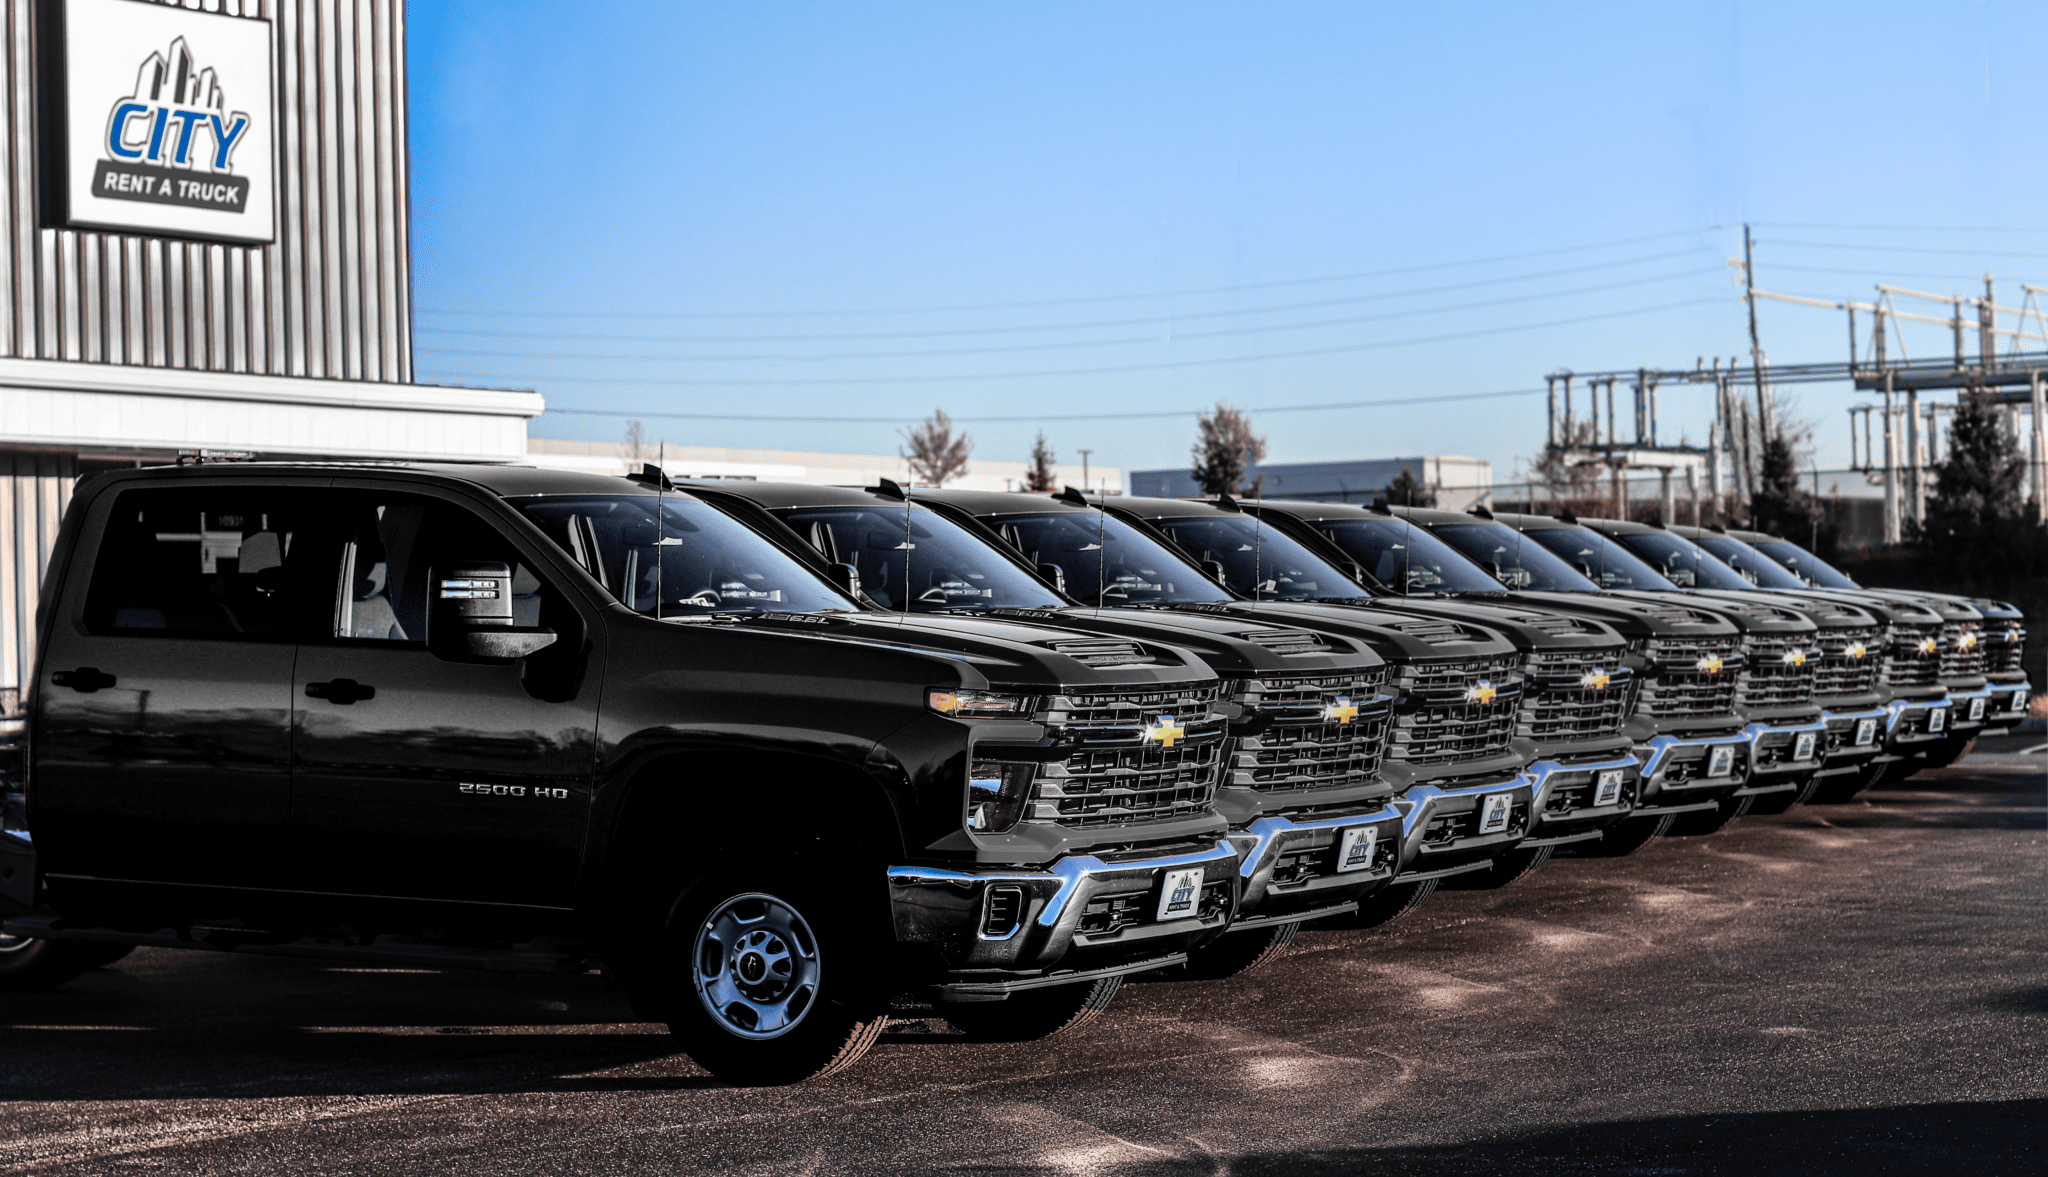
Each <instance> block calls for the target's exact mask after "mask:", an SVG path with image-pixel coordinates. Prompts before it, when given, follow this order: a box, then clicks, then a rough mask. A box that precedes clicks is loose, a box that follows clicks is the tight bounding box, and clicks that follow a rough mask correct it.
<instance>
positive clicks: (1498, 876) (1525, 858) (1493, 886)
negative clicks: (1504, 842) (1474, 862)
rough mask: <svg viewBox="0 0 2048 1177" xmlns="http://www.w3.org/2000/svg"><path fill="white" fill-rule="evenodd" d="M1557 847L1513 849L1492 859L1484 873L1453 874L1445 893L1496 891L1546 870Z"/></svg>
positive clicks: (1446, 882) (1446, 881) (1446, 884)
mask: <svg viewBox="0 0 2048 1177" xmlns="http://www.w3.org/2000/svg"><path fill="white" fill-rule="evenodd" d="M1555 849H1557V847H1555V846H1536V847H1533V848H1531V849H1527V850H1510V851H1508V852H1507V853H1506V854H1503V855H1501V856H1500V857H1499V858H1496V859H1494V860H1493V865H1492V866H1490V867H1487V868H1486V869H1485V870H1476V871H1473V872H1472V873H1471V874H1469V875H1452V876H1451V877H1450V878H1448V879H1445V880H1444V890H1446V891H1497V890H1499V889H1500V888H1502V887H1505V886H1507V885H1508V884H1510V883H1513V882H1516V881H1518V880H1520V879H1523V878H1526V877H1527V876H1529V875H1533V874H1535V873H1536V872H1537V871H1539V870H1542V869H1543V864H1544V863H1546V862H1549V861H1550V853H1551V851H1553V850H1555Z"/></svg>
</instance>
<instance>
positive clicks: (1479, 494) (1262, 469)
mask: <svg viewBox="0 0 2048 1177" xmlns="http://www.w3.org/2000/svg"><path fill="white" fill-rule="evenodd" d="M1404 469H1405V470H1407V471H1409V473H1410V474H1412V475H1413V476H1414V477H1415V478H1416V479H1417V480H1418V481H1420V482H1421V483H1422V484H1423V485H1425V486H1427V487H1429V488H1430V490H1432V491H1434V492H1435V493H1436V502H1437V506H1439V507H1442V508H1444V509H1445V510H1449V511H1464V510H1467V509H1469V508H1472V507H1490V506H1492V505H1493V463H1492V462H1489V461H1487V460H1486V459H1485V458H1468V457H1463V456H1461V455H1458V454H1431V455H1426V456H1423V457H1417V458H1368V459H1363V460H1359V461H1352V462H1286V463H1280V464H1276V465H1266V466H1254V467H1252V471H1251V474H1250V475H1249V476H1248V477H1247V479H1246V481H1247V482H1250V481H1254V480H1257V479H1260V478H1264V479H1265V483H1264V485H1263V486H1262V487H1261V489H1260V494H1262V495H1264V496H1265V497H1266V498H1269V499H1297V500H1304V501H1309V502H1319V503H1370V502H1372V501H1373V499H1375V498H1377V497H1379V496H1380V495H1382V494H1384V493H1386V489H1387V484H1388V483H1390V482H1392V481H1393V480H1394V479H1395V478H1397V477H1399V475H1400V473H1401V471H1402V470H1404ZM1131 493H1132V494H1134V495H1149V496H1153V497H1158V498H1181V497H1185V496H1187V495H1193V494H1199V493H1201V489H1200V488H1199V487H1197V486H1196V485H1195V476H1194V474H1193V473H1192V472H1190V471H1189V470H1187V469H1184V468H1183V469H1179V470H1133V471H1131Z"/></svg>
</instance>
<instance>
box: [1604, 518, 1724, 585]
mask: <svg viewBox="0 0 2048 1177" xmlns="http://www.w3.org/2000/svg"><path fill="white" fill-rule="evenodd" d="M1621 542H1622V543H1624V544H1626V545H1628V547H1629V550H1630V551H1633V552H1634V553H1635V554H1636V555H1638V556H1641V557H1642V558H1643V559H1645V560H1647V561H1649V563H1650V564H1651V565H1652V566H1653V567H1655V568H1656V569H1657V570H1658V571H1659V572H1662V573H1663V574H1664V579H1666V580H1668V581H1670V582H1671V583H1672V584H1675V585H1677V586H1678V587H1679V588H1706V589H1742V590H1745V591H1752V590H1754V589H1755V588H1756V586H1755V585H1753V584H1751V583H1750V582H1749V581H1748V580H1746V579H1744V578H1743V577H1742V576H1741V575H1740V574H1739V573H1737V572H1736V571H1735V570H1734V569H1732V568H1730V567H1728V566H1727V565H1726V564H1723V563H1721V561H1719V560H1717V559H1715V558H1714V555H1713V553H1711V552H1709V551H1707V550H1706V549H1704V548H1702V547H1700V546H1699V545H1698V544H1696V543H1694V542H1692V541H1691V540H1689V539H1686V538H1685V537H1684V536H1681V535H1665V534H1656V535H1653V534H1650V533H1648V532H1644V533H1642V534H1640V535H1625V536H1622V537H1621Z"/></svg>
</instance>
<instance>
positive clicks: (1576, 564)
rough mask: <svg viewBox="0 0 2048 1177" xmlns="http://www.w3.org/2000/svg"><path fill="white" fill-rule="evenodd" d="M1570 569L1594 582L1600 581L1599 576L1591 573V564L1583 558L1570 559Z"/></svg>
mask: <svg viewBox="0 0 2048 1177" xmlns="http://www.w3.org/2000/svg"><path fill="white" fill-rule="evenodd" d="M1572 570H1573V571H1575V572H1577V573H1578V574H1579V575H1580V576H1583V577H1585V578H1586V579H1587V580H1590V581H1592V582H1593V583H1594V584H1599V583H1600V578H1599V577H1597V576H1595V575H1593V566H1592V565H1591V564H1588V563H1586V562H1585V561H1584V560H1574V561H1572Z"/></svg>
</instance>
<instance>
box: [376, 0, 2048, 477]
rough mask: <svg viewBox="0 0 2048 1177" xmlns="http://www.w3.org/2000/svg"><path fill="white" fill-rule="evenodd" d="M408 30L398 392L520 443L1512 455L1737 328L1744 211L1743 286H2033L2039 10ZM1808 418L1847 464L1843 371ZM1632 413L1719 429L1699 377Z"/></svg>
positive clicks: (1808, 391) (1503, 468) (1775, 322)
mask: <svg viewBox="0 0 2048 1177" xmlns="http://www.w3.org/2000/svg"><path fill="white" fill-rule="evenodd" d="M409 12H410V19H411V31H410V52H411V103H412V109H411V133H412V161H413V192H412V207H413V217H414V246H413V249H414V255H413V262H414V290H415V298H416V303H417V306H418V313H417V318H416V330H417V339H416V346H417V349H418V363H417V369H418V377H419V379H421V380H423V381H429V382H440V383H452V384H453V383H459V384H476V385H490V386H496V387H527V388H537V389H539V390H541V391H542V392H544V393H545V394H546V395H547V398H548V403H549V405H550V406H551V408H553V409H556V410H577V411H578V412H550V413H549V414H548V415H547V416H545V417H543V418H542V419H541V420H539V421H537V422H536V423H535V427H534V432H535V433H536V434H539V435H544V436H554V437H579V438H591V439H600V440H615V439H617V438H619V437H621V436H622V434H623V430H624V428H625V423H626V420H627V419H628V417H629V416H641V417H643V418H644V419H645V421H646V426H647V430H648V434H649V436H650V437H665V438H666V439H667V440H669V441H671V442H675V443H683V444H695V445H734V446H756V447H776V448H791V449H830V450H848V451H859V452H891V451H893V450H894V449H895V448H896V446H897V443H898V436H897V432H898V430H899V429H900V428H902V427H905V426H908V425H910V424H912V423H914V422H915V421H916V420H918V419H919V418H921V417H923V416H924V415H925V414H927V413H929V412H930V411H931V410H932V409H933V408H935V407H944V408H945V409H946V410H947V411H948V412H950V413H951V414H952V415H953V416H954V417H956V418H960V419H962V420H964V421H965V422H967V424H966V426H965V427H966V428H967V429H968V430H970V431H971V432H972V433H973V434H974V436H975V438H976V441H977V445H976V453H977V454H978V455H980V456H983V457H992V458H1008V459H1021V458H1023V457H1024V456H1025V454H1026V451H1027V450H1028V448H1029V445H1030V441H1031V437H1032V435H1033V434H1034V433H1035V432H1036V431H1037V430H1038V429H1040V428H1043V429H1044V430H1045V431H1046V433H1047V435H1048V437H1049V438H1050V439H1051V441H1052V442H1053V444H1054V446H1055V447H1056V448H1057V449H1058V450H1059V451H1060V453H1061V455H1062V457H1064V458H1069V459H1072V458H1074V457H1076V456H1077V453H1076V451H1078V449H1079V448H1080V447H1084V446H1085V447H1088V448H1090V449H1092V450H1093V451H1094V453H1095V457H1094V460H1095V461H1096V462H1097V463H1102V464H1109V465H1120V466H1123V467H1126V468H1130V469H1145V468H1155V467H1165V466H1175V465H1180V464H1182V463H1183V462H1184V461H1185V459H1186V454H1187V449H1188V446H1189V444H1190V442H1191V441H1192V439H1193V436H1194V420H1193V414H1194V412H1195V411H1196V410H1198V409H1200V408H1202V407H1204V406H1207V405H1209V404H1212V403H1214V402H1216V401H1218V400H1222V401H1226V402H1229V403H1231V404H1234V405H1237V406H1240V407H1243V408H1246V409H1249V410H1252V411H1253V413H1254V420H1255V423H1256V424H1257V426H1258V427H1259V429H1260V431H1261V432H1263V433H1264V434H1265V435H1266V436H1267V438H1268V440H1269V443H1270V447H1271V450H1270V454H1269V460H1270V461H1275V462H1283V461H1325V460H1335V459H1343V458H1350V457H1357V458H1370V457H1382V456H1390V455H1397V454H1416V453H1467V454H1476V455H1479V456H1482V457H1487V458H1491V459H1492V460H1493V461H1494V463H1495V467H1496V477H1497V478H1501V479H1506V478H1507V477H1509V475H1510V472H1511V470H1512V468H1513V467H1514V464H1515V463H1516V462H1517V460H1518V459H1522V458H1526V456H1527V455H1529V454H1530V453H1531V452H1532V451H1533V450H1534V449H1536V448H1537V447H1539V446H1540V445H1541V443H1542V430H1543V416H1544V409H1543V404H1544V402H1543V397H1542V395H1541V393H1540V389H1541V388H1542V385H1543V382H1542V376H1543V374H1544V373H1546V372H1549V371H1551V370H1554V369H1557V368H1560V367H1568V368H1573V369H1576V370H1579V371H1592V370H1598V369H1605V368H1621V367H1635V366H1637V365H1653V366H1654V365H1660V364H1661V365H1666V366H1670V365H1679V364H1686V365H1689V364H1691V363H1692V362H1693V360H1694V358H1695V357H1699V356H1712V355H1717V354H1718V355H1722V356H1734V355H1736V354H1738V353H1743V352H1745V351H1746V349H1747V337H1746V334H1745V328H1744V318H1743V313H1742V305H1741V302H1740V299H1739V298H1738V296H1737V295H1738V282H1737V279H1736V277H1735V272H1734V271H1733V270H1731V269H1729V268H1728V267H1727V266H1726V264H1725V260H1726V259H1727V258H1728V257H1729V256H1731V255H1733V254H1735V253H1738V252H1739V251H1740V240H1741V228H1740V227H1741V225H1742V224H1743V223H1744V222H1745V221H1748V222H1752V223H1753V224H1754V225H1755V226H1756V233H1757V237H1758V255H1757V272H1758V281H1759V284H1760V285H1762V286H1765V287H1768V288H1772V289H1778V290H1786V291H1792V292H1797V293H1803V294H1810V295H1818V296H1822V297H1827V298H1841V297H1844V296H1849V297H1856V298H1862V299H1867V298H1869V297H1870V295H1871V294H1872V290H1871V286H1872V284H1873V283H1874V282H1879V281H1885V282H1890V283H1893V284H1897V285H1904V286H1909V287H1913V288H1916V289H1922V290H1929V291H1932V292H1936V293H1944V294H1945V293H1964V294H1975V293H1981V290H1982V275H1983V273H1984V272H1985V271H1986V270H1989V271H1990V272H1992V273H1993V274H1995V275H1996V276H1997V278H1998V280H1999V283H2000V286H1999V292H2000V295H2001V301H2002V302H2008V303H2010V304H2014V305H2016V304H2017V302H2018V300H2019V298H2020V297H2021V294H2020V291H2019V287H2018V284H2019V283H2020V282H2021V281H2034V282H2038V283H2042V284H2048V218H2044V217H2043V216H2042V215H2041V214H2040V211H2039V210H2040V209H2041V206H2042V196H2041V195H2040V194H2041V193H2042V192H2044V191H2048V184H2044V181H2048V153H2044V152H2043V151H2042V150H2041V142H2040V140H2041V138H2042V134H2043V128H2044V126H2048V124H2044V122H2043V121H2042V119H2041V118H2040V116H2039V114H2038V111H2037V109H2036V108H2037V107H2038V99H2037V97H2036V93H2035V91H2036V89H2037V87H2036V86H2035V85H2033V84H2031V83H2032V79H2033V74H2034V73H2035V72H2038V66H2037V65H2035V64H2033V63H2031V62H2030V61H2029V51H2030V50H2032V49H2034V48H2035V47H2038V46H2039V45H2041V44H2043V43H2044V41H2048V37H2044V34H2048V8H2043V7H2042V6H2039V5H2032V6H2028V5H2020V4H1953V5H1944V6H1935V5H1915V4H1882V3H1876V4H1853V5H1851V4H1827V5H1822V4H1786V3H1772V4H1736V3H1702V4H1656V5H1645V4H1618V5H1606V6H1602V5H1595V4H1572V5H1563V4H1538V5H1531V4H1526V3H1525V4H1513V5H1509V4H1463V5H1443V6H1431V5H1406V4H1404V5H1392V4H1366V3H1352V4H1319V3H1262V4H1250V3H1245V4H1217V3H1207V4H1205V3H1185V2H1180V3H1135V2H1133V3H1100V2H1097V3H1087V4H1063V3H1050V2H1039V3H1033V4H1029V5H1024V4H1013V5H993V4H967V3H954V4H912V3H870V4H859V5H854V4H845V3H836V4H824V3H820V4H800V3H780V4H748V5H739V4H716V5H714V4H698V3H633V2H625V0H622V2H619V3H613V4H607V5H581V4H579V5H570V4H566V3H533V2H519V0H491V2H490V3H488V4H485V3H477V2H467V0H464V2H457V0H413V2H412V3H411V4H410V5H409ZM1972 169H1977V174H1976V175H1974V176H1973V174H1972ZM1902 309H1904V307H1903V306H1902ZM1922 309H1925V308H1922ZM1760 318H1761V330H1762V334H1763V341H1764V346H1765V348H1766V350H1767V351H1768V352H1769V354H1770V356H1771V358H1772V359H1773V360H1774V361H1777V362H1781V363H1791V362H1800V361H1826V360H1839V359H1841V358H1842V357H1843V354H1844V352H1845V351H1846V340H1845V337H1846V332H1845V328H1844V324H1843V321H1842V316H1841V314H1840V313H1839V312H1830V311H1822V310H1810V309H1805V308H1799V307H1790V306H1781V305H1772V304H1764V306H1763V308H1762V311H1761V314H1760ZM1907 345H1908V347H1909V349H1910V350H1911V351H1912V354H1915V355H1919V354H1923V353H1936V352H1940V351H1942V350H1945V348H1946V347H1947V343H1946V340H1945V338H1944V336H1943V334H1942V333H1941V332H1940V331H1939V330H1938V329H1936V328H1925V329H1921V330H1920V331H1919V333H1918V334H1908V336H1907ZM1532 389H1533V390H1539V391H1537V392H1536V393H1535V394H1534V395H1530V394H1528V393H1527V392H1521V394H1519V395H1504V396H1490V397H1478V396H1475V395H1474V394H1482V393H1515V392H1518V391H1519V390H1532ZM1797 397H1798V413H1799V415H1800V416H1801V417H1804V418H1806V419H1809V420H1811V421H1813V422H1814V423H1815V424H1816V425H1817V427H1818V437H1817V440H1818V448H1819V453H1818V457H1819V462H1820V465H1821V466H1822V468H1823V469H1831V468H1834V467H1838V466H1841V465H1843V464H1845V462H1846V460H1847V456H1848V454H1847V440H1846V439H1847V421H1846V417H1845V413H1844V410H1845V409H1846V407H1847V406H1849V405H1850V404H1852V403H1862V401H1861V400H1859V398H1858V394H1855V393H1853V392H1851V391H1850V390H1848V389H1847V388H1846V387H1842V388H1833V387H1820V386H1808V387H1805V388H1802V389H1799V390H1797ZM1425 398H1427V399H1425ZM1402 400H1405V401H1411V402H1413V401H1418V400H1419V401H1421V403H1410V404H1406V405H1400V406H1394V407H1367V408H1342V409H1310V410H1298V409H1293V408H1291V407H1292V406H1304V405H1328V404H1352V403H1356V402H1374V401H1402ZM1663 405H1664V417H1665V422H1664V425H1665V431H1666V436H1667V438H1668V437H1669V436H1670V435H1672V434H1674V433H1677V432H1680V431H1684V432H1687V433H1689V434H1690V436H1691V437H1692V438H1693V439H1694V440H1700V439H1703V438H1704V436H1705V430H1706V422H1707V420H1708V417H1709V411H1708V407H1707V405H1708V396H1707V394H1705V393H1702V392H1696V391H1683V390H1670V391H1667V392H1666V393H1665V394H1664V397H1663ZM1281 409H1286V410H1287V411H1278V410H1281ZM1260 410H1275V411H1263V412H1262V411H1260ZM659 413H671V414H696V415H698V416H699V418H700V419H686V418H683V417H668V418H663V417H659V416H656V414H659ZM1103 414H1151V415H1147V416H1130V417H1126V418H1124V419H1112V420H1104V419H1085V418H1090V417H1097V418H1099V417H1100V415H1103ZM715 417H724V418H734V419H724V420H718V419H701V418H715ZM739 418H765V419H756V420H747V419H739ZM1002 418H1009V420H1002Z"/></svg>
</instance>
